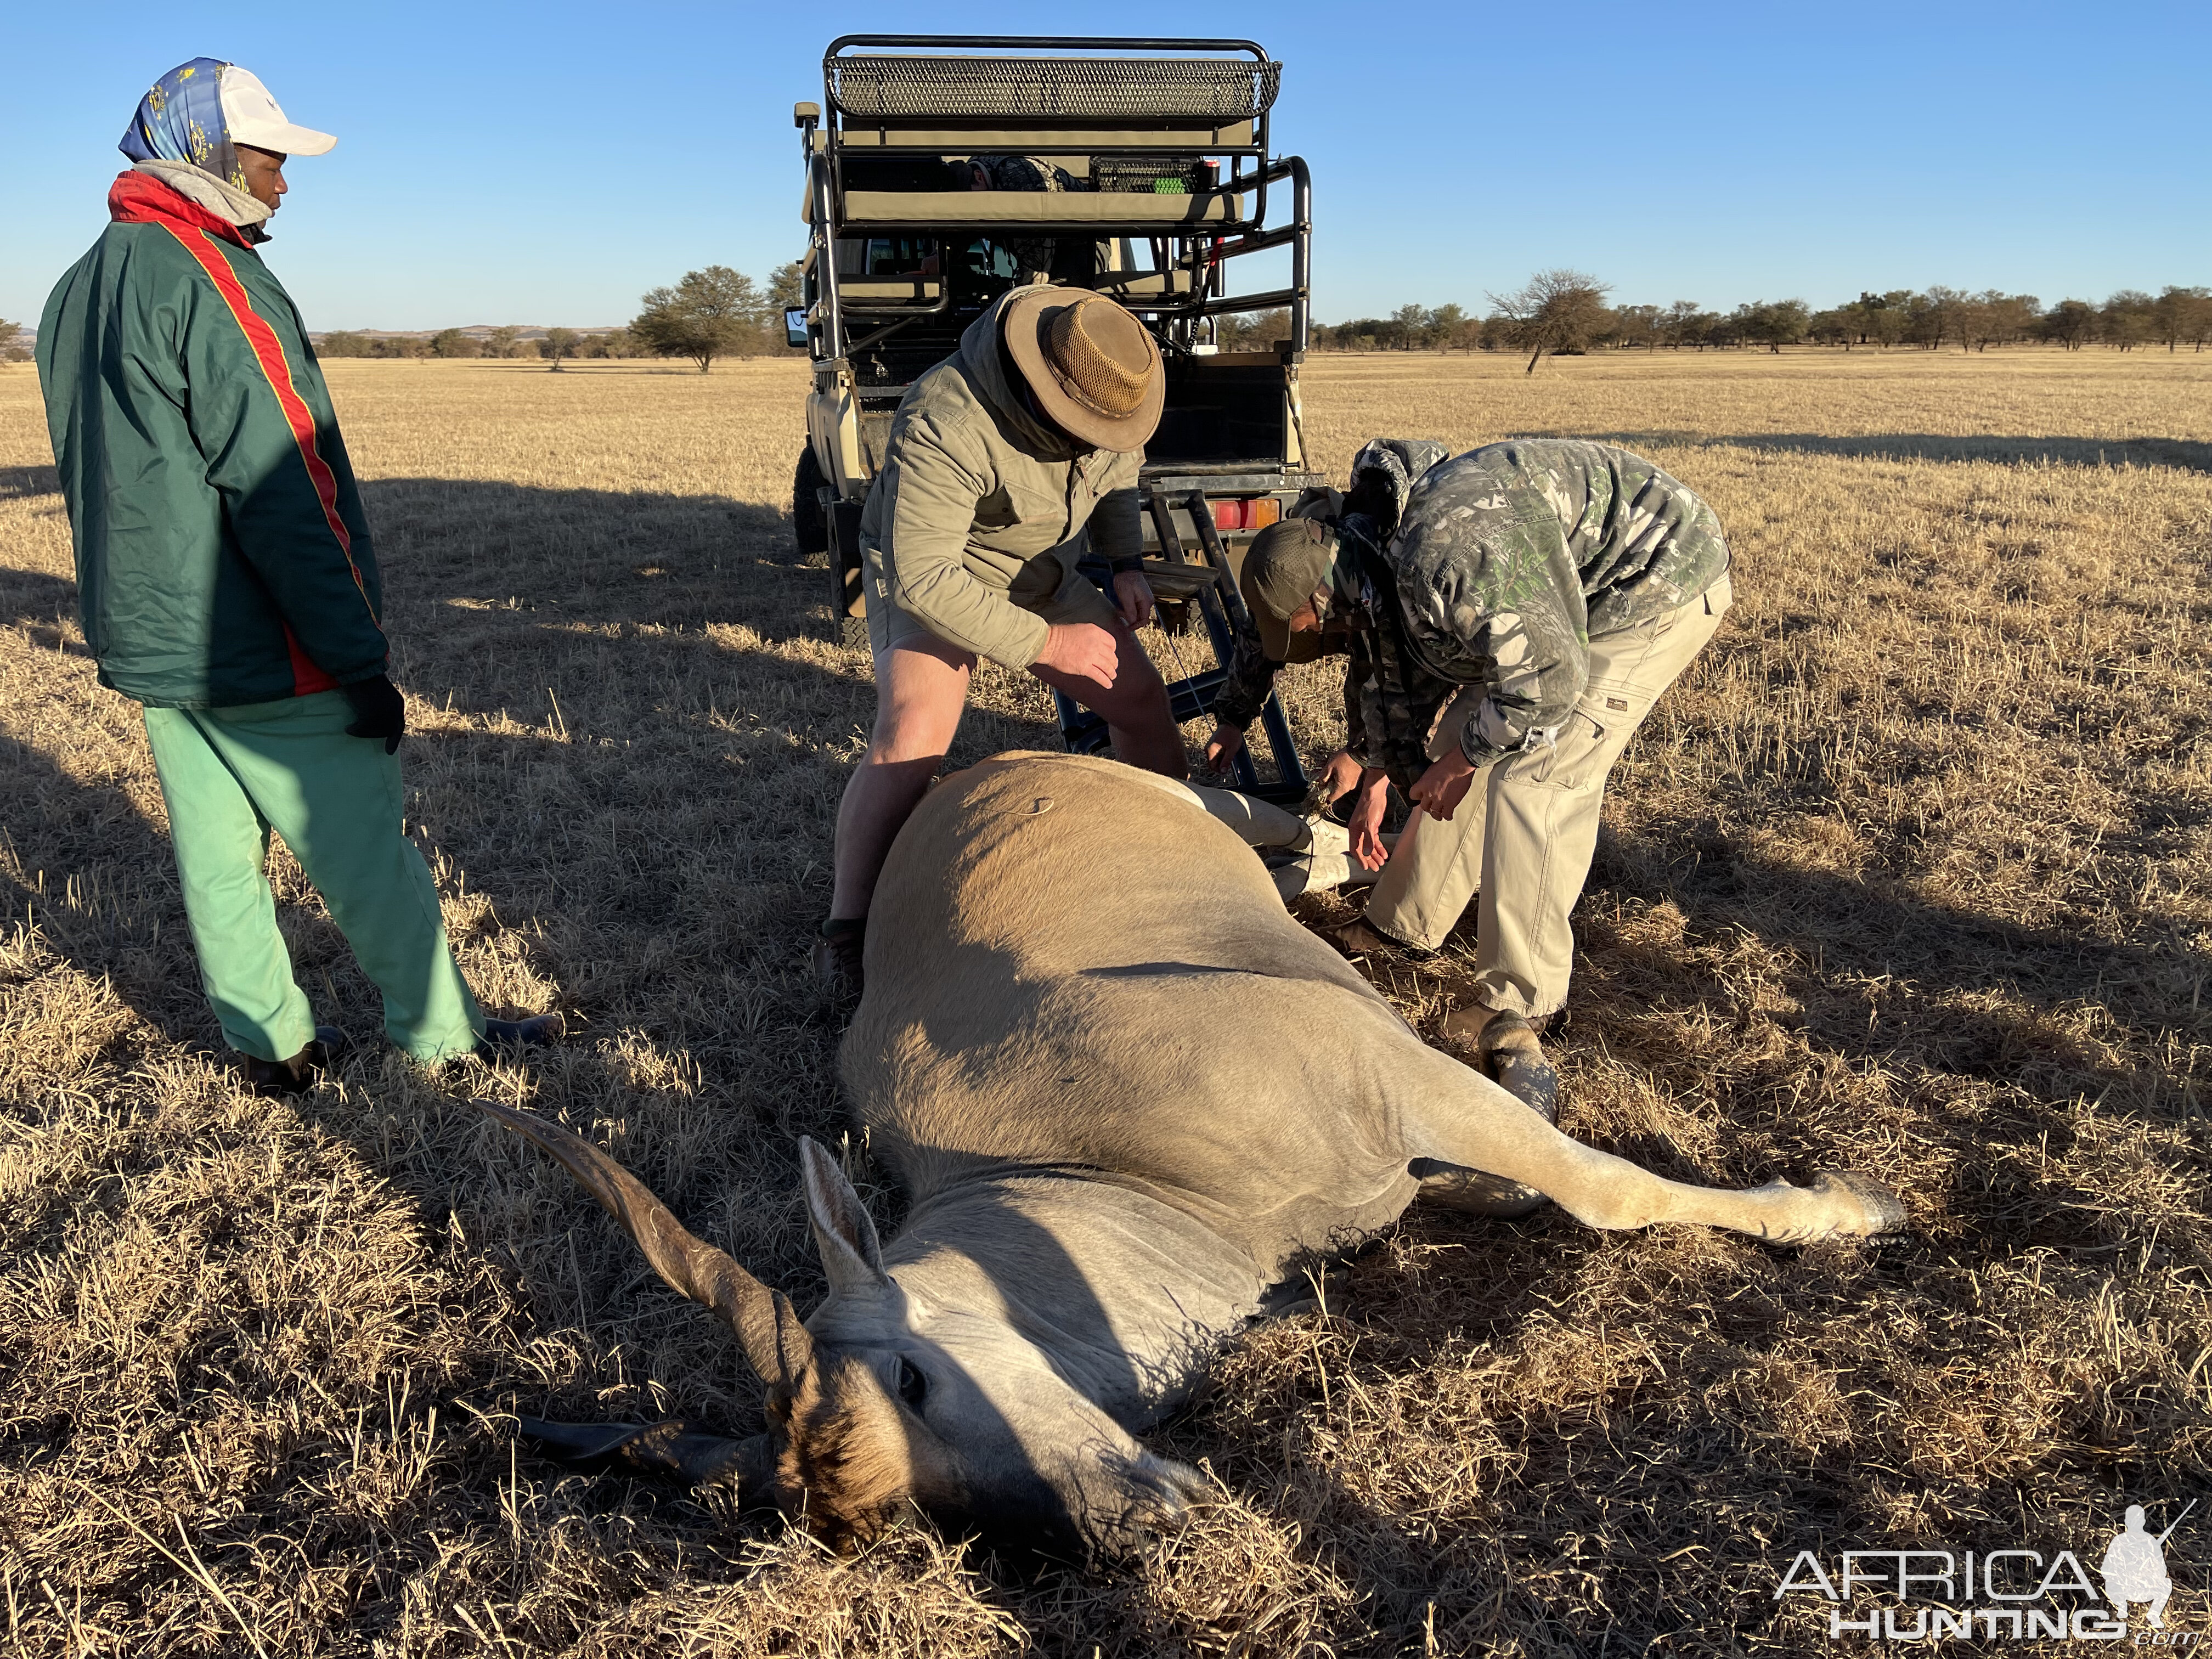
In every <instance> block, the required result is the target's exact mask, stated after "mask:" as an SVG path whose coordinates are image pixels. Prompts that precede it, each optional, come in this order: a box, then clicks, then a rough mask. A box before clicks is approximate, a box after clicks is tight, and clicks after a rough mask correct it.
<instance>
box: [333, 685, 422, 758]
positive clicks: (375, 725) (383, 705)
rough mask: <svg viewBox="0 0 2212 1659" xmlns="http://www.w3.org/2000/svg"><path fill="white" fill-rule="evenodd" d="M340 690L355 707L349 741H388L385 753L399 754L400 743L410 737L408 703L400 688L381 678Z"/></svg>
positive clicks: (347, 730)
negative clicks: (353, 739) (407, 735)
mask: <svg viewBox="0 0 2212 1659" xmlns="http://www.w3.org/2000/svg"><path fill="white" fill-rule="evenodd" d="M338 690H341V691H343V692H344V693H345V696H346V701H347V702H349V703H351V704H352V705H353V712H354V722H353V724H352V725H351V726H348V727H346V736H348V737H349V738H369V739H371V740H372V741H373V740H374V739H375V738H383V739H384V752H385V753H386V754H387V755H396V754H398V752H399V739H400V738H403V737H404V736H405V735H406V733H407V700H406V699H405V698H404V697H403V696H400V695H399V688H398V686H396V685H394V684H392V682H391V681H390V680H388V679H386V678H384V676H383V675H381V674H379V675H378V676H377V677H376V678H374V679H373V680H356V681H355V682H354V683H353V684H351V685H342V686H340V687H338Z"/></svg>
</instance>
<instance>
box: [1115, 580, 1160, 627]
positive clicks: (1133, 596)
mask: <svg viewBox="0 0 2212 1659" xmlns="http://www.w3.org/2000/svg"><path fill="white" fill-rule="evenodd" d="M1114 608H1115V610H1117V611H1120V612H1121V620H1122V621H1123V622H1125V623H1128V624H1129V626H1130V627H1132V628H1142V627H1143V626H1144V625H1145V624H1146V623H1148V622H1150V621H1152V583H1150V582H1149V581H1147V580H1145V573H1144V572H1143V571H1141V570H1124V571H1121V572H1119V573H1117V574H1115V578H1114Z"/></svg>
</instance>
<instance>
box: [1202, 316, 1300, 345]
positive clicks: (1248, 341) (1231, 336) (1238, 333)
mask: <svg viewBox="0 0 2212 1659" xmlns="http://www.w3.org/2000/svg"><path fill="white" fill-rule="evenodd" d="M1290 337H1291V313H1289V312H1288V311H1285V310H1284V309H1282V308H1281V307H1277V308H1276V309H1275V310H1273V311H1261V312H1255V313H1249V314H1247V315H1243V316H1232V317H1224V318H1222V319H1221V320H1220V322H1219V324H1218V326H1217V327H1216V329H1215V331H1214V343H1216V344H1217V345H1218V346H1219V347H1220V348H1221V349H1223V350H1224V351H1260V350H1263V349H1266V348H1267V347H1268V346H1270V345H1273V343H1275V342H1276V341H1278V340H1287V339H1289V338H1290Z"/></svg>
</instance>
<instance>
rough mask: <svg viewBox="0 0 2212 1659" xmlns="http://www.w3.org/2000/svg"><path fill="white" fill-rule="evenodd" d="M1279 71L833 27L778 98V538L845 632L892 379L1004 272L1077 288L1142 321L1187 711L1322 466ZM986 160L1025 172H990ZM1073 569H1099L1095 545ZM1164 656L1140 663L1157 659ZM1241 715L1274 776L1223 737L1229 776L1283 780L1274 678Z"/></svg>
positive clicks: (968, 319) (893, 403)
mask: <svg viewBox="0 0 2212 1659" xmlns="http://www.w3.org/2000/svg"><path fill="white" fill-rule="evenodd" d="M1281 72H1282V65H1281V64H1278V63H1275V62H1273V61H1272V60H1271V59H1270V58H1268V57H1267V53H1266V52H1264V51H1262V50H1261V48H1260V47H1259V46H1257V45H1255V43H1253V42H1251V41H1249V40H1107V39H1094V38H1090V37H1024V36H997V35H973V36H963V35H847V36H844V37H842V39H840V40H836V41H835V42H833V43H832V44H831V45H830V46H829V51H828V52H826V53H825V54H824V55H823V64H822V81H823V87H822V91H823V98H822V102H821V103H819V104H813V103H802V104H800V105H799V106H797V107H796V109H795V110H794V112H793V118H794V120H795V122H796V124H797V125H798V127H799V133H800V136H801V142H802V145H803V149H804V154H805V163H806V198H805V219H806V222H807V224H808V227H809V232H808V242H807V251H806V255H805V260H804V262H803V265H802V269H803V271H804V276H803V283H804V287H803V298H804V301H805V303H804V304H803V305H802V306H800V307H798V308H796V309H793V310H792V311H789V312H787V313H785V319H784V320H785V325H786V328H787V331H788V334H789V337H790V341H791V343H792V344H793V345H794V346H803V347H805V349H806V350H807V352H808V355H809V356H810V357H811V359H812V362H813V370H814V386H813V390H812V392H811V394H810V395H809V396H808V398H807V406H806V431H807V447H806V450H805V453H803V454H802V455H801V456H800V457H799V466H798V476H797V477H796V479H795V480H794V483H793V501H792V518H793V523H794V524H795V526H797V533H798V538H799V550H800V551H801V552H802V553H809V554H811V553H819V552H827V553H828V554H829V582H830V595H829V597H830V603H831V615H832V617H834V618H835V619H836V626H837V628H838V629H839V630H840V632H841V634H842V636H843V637H844V638H845V639H846V640H847V641H848V642H853V643H860V642H863V641H865V639H866V623H865V621H864V620H863V612H862V609H861V596H860V550H859V545H858V544H859V536H860V508H861V506H862V504H863V502H864V501H866V498H867V493H868V486H869V484H870V483H872V481H873V479H874V477H875V475H876V471H877V469H878V467H879V466H880V465H882V462H883V455H884V443H885V441H886V439H887V438H888V436H889V434H890V423H891V416H892V415H893V413H894V412H895V411H896V409H897V407H898V403H899V399H900V398H901V397H902V396H903V395H904V393H905V392H906V390H907V388H908V386H910V385H912V384H913V382H914V381H915V380H916V379H917V378H918V377H919V376H920V375H921V374H922V373H923V372H924V371H925V370H927V369H928V368H931V367H932V366H933V365H934V364H936V363H939V362H942V361H943V360H944V359H945V358H946V357H948V356H951V353H952V351H953V349H955V347H957V344H958V343H959V340H960V336H961V332H962V331H963V330H964V329H966V328H967V326H968V325H969V324H970V323H972V322H973V321H975V319H976V317H977V316H978V315H980V314H981V313H982V312H983V311H984V310H985V309H986V308H987V307H989V306H990V304H991V303H992V301H994V300H996V299H997V298H998V297H999V296H1000V295H1002V294H1004V293H1006V291H1007V290H1008V289H1010V288H1012V287H1014V286H1015V285H1016V284H1018V283H1024V282H1044V281H1051V282H1056V283H1063V284H1066V285H1068V286H1071V287H1082V288H1088V289H1092V290H1093V291H1095V292H1097V293H1100V294H1104V295H1110V296H1112V297H1113V298H1114V299H1115V300H1117V301H1120V302H1121V304H1122V305H1124V306H1126V307H1128V309H1129V310H1131V311H1132V312H1133V313H1136V314H1137V315H1138V316H1139V317H1140V318H1142V319H1144V321H1145V322H1146V325H1147V326H1148V327H1150V328H1151V329H1152V332H1153V334H1154V336H1155V337H1157V338H1158V341H1159V343H1160V348H1161V353H1162V357H1163V361H1164V367H1165V372H1166V376H1167V391H1166V408H1165V411H1164V414H1163V415H1162V416H1161V420H1160V424H1159V428H1158V432H1157V433H1155V435H1153V438H1152V441H1151V443H1150V444H1148V445H1147V446H1146V456H1145V465H1144V471H1143V477H1142V484H1141V488H1142V492H1143V505H1144V520H1145V537H1146V549H1145V550H1146V565H1145V569H1146V574H1147V575H1148V576H1149V577H1150V578H1151V580H1152V588H1153V592H1154V593H1155V594H1156V595H1157V596H1158V599H1160V600H1161V601H1162V602H1163V605H1162V618H1163V622H1164V624H1165V625H1166V627H1167V628H1168V629H1169V631H1170V635H1188V633H1189V632H1190V614H1191V612H1192V611H1196V612H1197V613H1198V615H1199V617H1200V621H1201V622H1202V623H1203V625H1204V629H1205V632H1206V637H1207V640H1208V642H1209V643H1210V645H1211V647H1212V654H1213V657H1214V664H1213V665H1212V666H1211V667H1210V668H1205V669H1202V670H1201V671H1198V672H1195V673H1189V674H1185V675H1183V676H1182V678H1172V679H1170V690H1171V692H1172V694H1173V696H1174V698H1175V706H1176V715H1177V717H1178V718H1180V719H1183V720H1189V719H1194V718H1196V717H1197V716H1199V715H1200V714H1203V713H1204V712H1205V711H1206V708H1207V706H1208V705H1210V703H1211V702H1212V696H1213V692H1214V690H1215V689H1216V688H1217V687H1218V685H1219V684H1220V683H1221V679H1222V678H1223V675H1224V673H1225V671H1226V667H1227V664H1228V661H1229V656H1230V652H1231V642H1232V634H1231V629H1232V628H1233V626H1234V624H1235V623H1236V621H1237V617H1239V615H1240V613H1241V610H1242V602H1241V600H1240V599H1239V598H1238V595H1237V580H1236V578H1237V572H1238V570H1239V569H1240V568H1241V565H1242V560H1243V551H1244V549H1245V548H1246V547H1247V546H1248V545H1249V543H1250V540H1251V538H1252V536H1253V535H1254V533H1255V532H1257V531H1259V530H1261V528H1263V527H1264V526H1267V525H1270V524H1273V523H1274V522H1275V521H1276V520H1278V519H1279V518H1281V517H1282V516H1284V515H1285V513H1287V512H1288V511H1289V510H1290V508H1291V507H1292V505H1293V504H1294V503H1295V502H1296V501H1297V499H1298V498H1299V496H1300V495H1301V494H1303V493H1304V491H1306V490H1308V489H1314V488H1317V487H1319V486H1320V485H1321V484H1322V479H1321V477H1318V476H1317V475H1316V474H1315V473H1313V472H1311V471H1309V470H1308V467H1307V461H1306V449H1305V443H1304V435H1303V433H1302V431H1301V429H1300V413H1299V406H1298V365H1299V362H1300V361H1301V360H1302V359H1303V357H1304V353H1305V349H1306V341H1307V335H1308V330H1309V327H1310V307H1309V302H1308V288H1309V284H1308V271H1309V270H1310V253H1311V244H1312V237H1313V214H1312V187H1311V185H1310V182H1309V180H1308V177H1307V173H1306V165H1305V163H1304V161H1302V160H1300V159H1299V158H1298V157H1297V156H1295V155H1285V156H1277V155H1273V154H1272V151H1271V145H1270V143H1269V131H1268V113H1269V111H1270V109H1271V108H1272V106H1273V104H1274V101H1275V94H1276V88H1277V86H1278V83H1279V79H1280V76H1281ZM1009 163H1012V173H1013V174H1014V175H1015V176H1017V177H1019V178H1021V179H1027V180H1034V181H1035V182H1034V183H1033V184H1032V185H1030V187H1028V188H1022V187H1014V188H1007V187H1005V185H1003V184H1000V185H999V186H998V187H991V185H990V182H989V181H991V180H992V179H994V177H996V178H997V179H1001V180H1003V179H1005V178H1006V177H1007V176H1008V171H1009V169H1008V167H1007V164H1009ZM1271 213H1272V215H1273V218H1272V222H1271V217H1270V216H1271ZM1279 248H1287V249H1288V250H1289V283H1288V286H1286V287H1283V286H1279V287H1275V288H1273V289H1267V290H1265V291H1259V292H1249V293H1243V294H1235V293H1231V291H1230V283H1229V270H1230V265H1231V261H1232V260H1235V259H1237V258H1242V257H1243V256H1246V255H1252V254H1261V253H1265V252H1268V251H1270V250H1273V249H1279ZM1278 263H1279V262H1278ZM1247 269H1249V267H1247ZM1277 311H1279V312H1281V313H1285V316H1286V318H1287V323H1288V328H1287V337H1285V338H1281V339H1276V340H1271V341H1269V342H1267V343H1266V344H1265V345H1263V346H1261V347H1260V348H1258V349H1240V350H1228V349H1222V338H1221V319H1224V318H1226V317H1231V316H1235V315H1237V314H1240V313H1243V314H1250V313H1269V312H1277ZM1092 574H1094V575H1095V576H1096V577H1097V579H1098V580H1099V581H1100V584H1101V586H1106V585H1107V582H1106V575H1107V573H1106V570H1105V567H1104V565H1103V562H1101V563H1098V564H1097V565H1096V566H1095V568H1092ZM1178 656H1179V653H1172V650H1171V656H1170V660H1169V661H1168V662H1165V663H1164V664H1163V665H1162V667H1163V669H1164V670H1165V671H1168V672H1170V674H1174V673H1176V672H1178V671H1179V663H1178V661H1177V660H1176V658H1177V657H1178ZM1055 695H1056V696H1057V694H1055ZM1059 703H1060V732H1061V735H1062V737H1063V738H1064V739H1065V741H1066V744H1067V746H1068V748H1069V749H1070V750H1073V751H1075V752H1078V753H1092V752H1096V751H1097V750H1100V749H1102V748H1103V747H1104V746H1105V744H1106V740H1107V739H1106V731H1105V726H1104V724H1103V722H1102V721H1100V720H1097V718H1096V717H1094V716H1092V715H1091V714H1087V713H1085V711H1084V710H1082V709H1081V708H1079V707H1078V706H1077V705H1076V704H1074V703H1073V702H1069V701H1067V700H1066V699H1065V698H1060V700H1059ZM1261 721H1262V726H1263V729H1264V730H1265V732H1266V734H1267V739H1268V744H1269V747H1270V749H1271V750H1272V751H1273V761H1274V773H1273V776H1272V777H1270V778H1267V779H1264V780H1263V779H1262V778H1261V775H1260V774H1259V772H1258V771H1257V770H1256V769H1255V767H1254V765H1253V763H1252V761H1251V760H1250V759H1249V757H1239V761H1238V768H1239V774H1238V778H1237V781H1238V783H1239V785H1240V786H1241V787H1243V788H1245V789H1246V790H1248V791H1250V792H1251V793H1257V794H1261V795H1263V796H1266V797H1268V798H1271V799H1296V798H1297V797H1300V796H1302V795H1303V794H1304V791H1305V777H1304V771H1303V769H1301V767H1300V765H1299V763H1298V757H1297V747H1296V744H1294V743H1293V742H1292V740H1291V732H1290V728H1289V726H1288V723H1287V722H1286V720H1285V718H1284V715H1283V711H1282V708H1281V706H1280V704H1279V702H1276V701H1275V700H1274V699H1273V698H1270V699H1269V701H1268V703H1267V708H1266V711H1265V712H1264V714H1262V716H1261Z"/></svg>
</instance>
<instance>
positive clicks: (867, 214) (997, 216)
mask: <svg viewBox="0 0 2212 1659" xmlns="http://www.w3.org/2000/svg"><path fill="white" fill-rule="evenodd" d="M840 205H841V207H842V212H841V213H840V214H839V215H838V218H839V221H840V226H839V228H840V229H841V230H843V229H848V228H850V229H860V228H874V227H877V226H886V225H898V226H915V227H918V228H935V227H944V228H953V227H956V226H968V225H1035V226H1037V227H1039V228H1060V227H1066V228H1071V229H1080V228H1084V227H1085V226H1088V225H1097V224H1143V225H1158V226H1161V227H1163V228H1166V227H1170V226H1174V225H1220V226H1230V225H1243V224H1245V223H1247V222H1249V212H1250V205H1249V201H1248V198H1247V197H1245V196H1244V195H1243V194H1241V193H1238V192H1235V191H1225V190H1220V191H1199V192H1197V193H1194V194H1192V195H1186V196H1152V195H1139V194H1137V193H1135V192H1133V191H1129V192H1123V191H1099V192H1097V193H1092V192H1089V191H1022V190H976V191H957V190H848V191H846V192H845V195H844V199H843V201H842V203H841V204H840ZM801 216H802V217H803V218H805V220H806V221H807V222H809V223H811V222H813V218H814V203H813V198H812V197H811V196H810V197H808V198H807V201H806V204H805V210H804V211H803V213H802V215H801Z"/></svg>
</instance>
